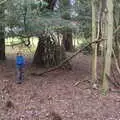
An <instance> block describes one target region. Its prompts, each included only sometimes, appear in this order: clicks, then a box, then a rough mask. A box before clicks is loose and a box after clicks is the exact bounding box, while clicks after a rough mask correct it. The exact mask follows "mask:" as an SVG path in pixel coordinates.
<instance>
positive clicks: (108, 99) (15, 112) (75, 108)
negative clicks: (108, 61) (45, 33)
mask: <svg viewBox="0 0 120 120" xmlns="http://www.w3.org/2000/svg"><path fill="white" fill-rule="evenodd" d="M13 58H14V57H13ZM71 64H72V70H70V71H68V70H55V71H52V72H50V73H47V74H45V75H43V76H39V77H38V76H31V75H30V73H31V72H33V71H37V72H38V73H39V72H42V71H43V69H39V70H38V69H35V68H32V67H31V66H30V65H29V62H28V64H27V66H26V69H25V80H24V82H23V83H22V84H16V83H15V61H14V60H12V58H11V59H8V60H7V61H6V62H5V63H3V64H1V65H0V120H120V93H116V92H109V93H108V94H107V95H102V93H101V92H100V90H99V89H97V90H91V89H90V82H89V81H90V80H91V77H90V73H91V71H90V64H91V57H90V56H86V55H83V54H80V55H77V56H76V57H75V58H74V59H72V61H71ZM79 81H80V82H79ZM77 82H79V84H78V85H75V84H76V83H77ZM58 116H59V117H61V119H60V118H59V117H58Z"/></svg>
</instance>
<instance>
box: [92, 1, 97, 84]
mask: <svg viewBox="0 0 120 120" xmlns="http://www.w3.org/2000/svg"><path fill="white" fill-rule="evenodd" d="M95 39H96V4H95V0H92V42H94V41H95ZM96 80H97V44H93V45H92V81H93V84H94V83H95V82H96Z"/></svg>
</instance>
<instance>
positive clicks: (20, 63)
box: [16, 56, 25, 67]
mask: <svg viewBox="0 0 120 120" xmlns="http://www.w3.org/2000/svg"><path fill="white" fill-rule="evenodd" d="M24 65H25V59H24V57H23V56H16V67H24Z"/></svg>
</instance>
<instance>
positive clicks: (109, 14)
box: [103, 0, 113, 92]
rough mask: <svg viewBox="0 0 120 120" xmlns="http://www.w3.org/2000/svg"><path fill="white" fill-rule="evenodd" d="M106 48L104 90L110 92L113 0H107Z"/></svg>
mask: <svg viewBox="0 0 120 120" xmlns="http://www.w3.org/2000/svg"><path fill="white" fill-rule="evenodd" d="M105 12H106V18H107V23H106V28H107V30H106V33H107V34H106V37H107V41H106V47H105V64H104V72H103V89H104V91H105V92H107V91H108V89H109V86H108V78H109V77H110V73H111V55H112V44H113V42H112V41H113V0H106V8H105Z"/></svg>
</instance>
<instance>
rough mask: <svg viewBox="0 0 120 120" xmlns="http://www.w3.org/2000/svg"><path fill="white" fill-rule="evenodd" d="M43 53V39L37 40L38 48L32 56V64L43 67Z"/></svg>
mask: <svg viewBox="0 0 120 120" xmlns="http://www.w3.org/2000/svg"><path fill="white" fill-rule="evenodd" d="M44 51H45V45H44V39H41V38H39V42H38V46H37V49H36V52H35V55H34V60H33V64H35V65H39V66H44V65H45V60H44V55H45V53H44Z"/></svg>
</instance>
